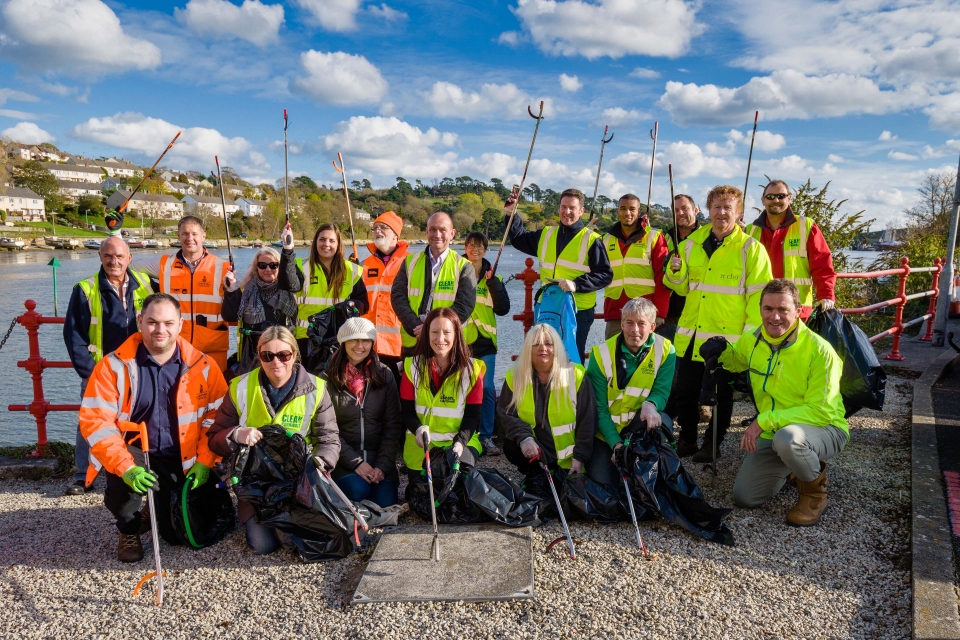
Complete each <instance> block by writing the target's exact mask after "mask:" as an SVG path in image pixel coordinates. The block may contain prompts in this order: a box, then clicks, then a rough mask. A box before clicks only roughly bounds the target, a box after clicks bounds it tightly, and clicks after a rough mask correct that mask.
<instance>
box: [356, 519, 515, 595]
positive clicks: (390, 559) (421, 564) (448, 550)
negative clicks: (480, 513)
mask: <svg viewBox="0 0 960 640" xmlns="http://www.w3.org/2000/svg"><path fill="white" fill-rule="evenodd" d="M432 543H433V527H431V526H429V525H426V526H424V525H420V526H404V527H388V528H386V529H385V530H384V533H383V536H382V537H381V538H380V541H379V542H378V543H377V548H376V550H374V552H373V556H372V557H371V558H370V562H369V563H368V564H367V568H366V571H364V573H363V577H362V578H361V579H360V584H359V585H357V591H356V593H355V594H354V596H353V600H352V602H353V603H354V604H359V603H368V602H425V601H431V600H465V601H484V600H518V599H531V598H533V597H534V590H533V530H532V529H531V528H530V527H523V528H519V529H511V528H509V527H503V526H499V525H493V524H489V525H488V524H483V525H449V526H441V527H440V562H436V561H434V559H433V556H432V555H431V549H432V547H431V545H432Z"/></svg>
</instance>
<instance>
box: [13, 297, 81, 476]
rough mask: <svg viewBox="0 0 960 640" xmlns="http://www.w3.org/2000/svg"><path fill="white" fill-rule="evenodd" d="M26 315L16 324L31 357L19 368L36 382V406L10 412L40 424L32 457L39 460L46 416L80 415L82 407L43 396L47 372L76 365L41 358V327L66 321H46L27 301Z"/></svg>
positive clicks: (19, 406) (44, 441) (16, 406)
mask: <svg viewBox="0 0 960 640" xmlns="http://www.w3.org/2000/svg"><path fill="white" fill-rule="evenodd" d="M23 306H25V307H26V308H27V312H26V313H24V314H23V315H21V316H19V317H18V318H17V322H19V323H20V325H21V326H22V327H23V328H24V329H26V330H27V340H28V341H29V345H30V356H29V357H28V358H27V359H26V360H21V361H20V362H18V363H17V366H18V367H20V368H22V369H26V370H27V371H29V372H30V377H31V378H33V402H31V403H30V404H11V405H9V406H8V407H7V409H9V410H10V411H29V412H30V413H31V414H32V415H33V417H34V419H35V420H36V421H37V448H36V450H34V451H33V453H31V454H29V455H31V456H33V457H40V456H42V455H43V453H44V451H43V450H44V447H46V446H47V414H48V413H50V412H51V411H79V410H80V405H79V404H51V403H50V402H48V401H47V399H46V398H45V397H44V395H43V371H44V369H73V363H71V362H70V361H61V360H56V361H54V360H49V361H48V360H46V359H45V358H44V357H43V356H41V355H40V325H42V324H63V318H60V317H49V318H47V317H44V316H43V315H41V314H39V313H37V312H36V308H37V303H36V302H34V301H33V300H27V301H26V302H24V303H23Z"/></svg>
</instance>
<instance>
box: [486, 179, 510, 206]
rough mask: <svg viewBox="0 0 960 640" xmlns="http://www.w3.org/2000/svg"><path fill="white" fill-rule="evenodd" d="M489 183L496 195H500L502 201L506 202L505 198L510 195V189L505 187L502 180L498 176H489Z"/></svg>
mask: <svg viewBox="0 0 960 640" xmlns="http://www.w3.org/2000/svg"><path fill="white" fill-rule="evenodd" d="M490 184H491V185H492V186H493V190H494V191H496V193H497V195H498V196H500V200H501V201H502V202H506V201H507V198H509V197H510V189H507V188H506V187H505V186H504V184H503V180H501V179H500V178H490Z"/></svg>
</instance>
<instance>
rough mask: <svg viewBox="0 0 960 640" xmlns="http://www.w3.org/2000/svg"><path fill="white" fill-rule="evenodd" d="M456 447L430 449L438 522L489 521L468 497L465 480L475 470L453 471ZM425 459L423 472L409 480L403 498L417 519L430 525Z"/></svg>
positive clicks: (461, 469) (464, 465)
mask: <svg viewBox="0 0 960 640" xmlns="http://www.w3.org/2000/svg"><path fill="white" fill-rule="evenodd" d="M454 457H455V456H454V453H453V447H433V448H432V449H430V469H431V471H432V473H433V492H434V500H435V502H436V503H437V507H436V509H437V522H438V523H440V524H471V523H474V522H484V521H486V520H487V519H488V518H487V515H486V514H485V513H484V512H483V511H482V510H481V509H480V508H479V507H477V506H476V505H475V504H473V503H472V502H471V501H470V499H469V498H468V497H467V492H466V490H465V488H464V485H463V476H465V475H466V474H468V473H470V471H471V470H472V469H473V467H471V466H470V465H468V464H463V463H461V464H460V470H459V471H456V472H455V471H454V470H453V463H454ZM426 462H427V461H426V459H424V461H423V464H424V470H423V471H421V472H420V473H419V474H415V475H414V474H411V475H410V476H408V478H409V482H408V483H407V491H406V493H405V494H404V496H405V499H406V501H407V502H408V503H409V504H410V508H411V509H413V510H414V512H416V514H417V515H418V516H420V517H421V518H423V519H424V520H426V521H427V522H431V521H432V518H431V515H430V488H429V487H428V486H427V473H426V471H425V469H426Z"/></svg>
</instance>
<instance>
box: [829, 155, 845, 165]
mask: <svg viewBox="0 0 960 640" xmlns="http://www.w3.org/2000/svg"><path fill="white" fill-rule="evenodd" d="M827 160H829V161H830V162H833V163H836V164H840V163H841V162H846V160H844V158H843V156H838V155H836V154H833V153H831V154H830V155H828V156H827Z"/></svg>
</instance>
